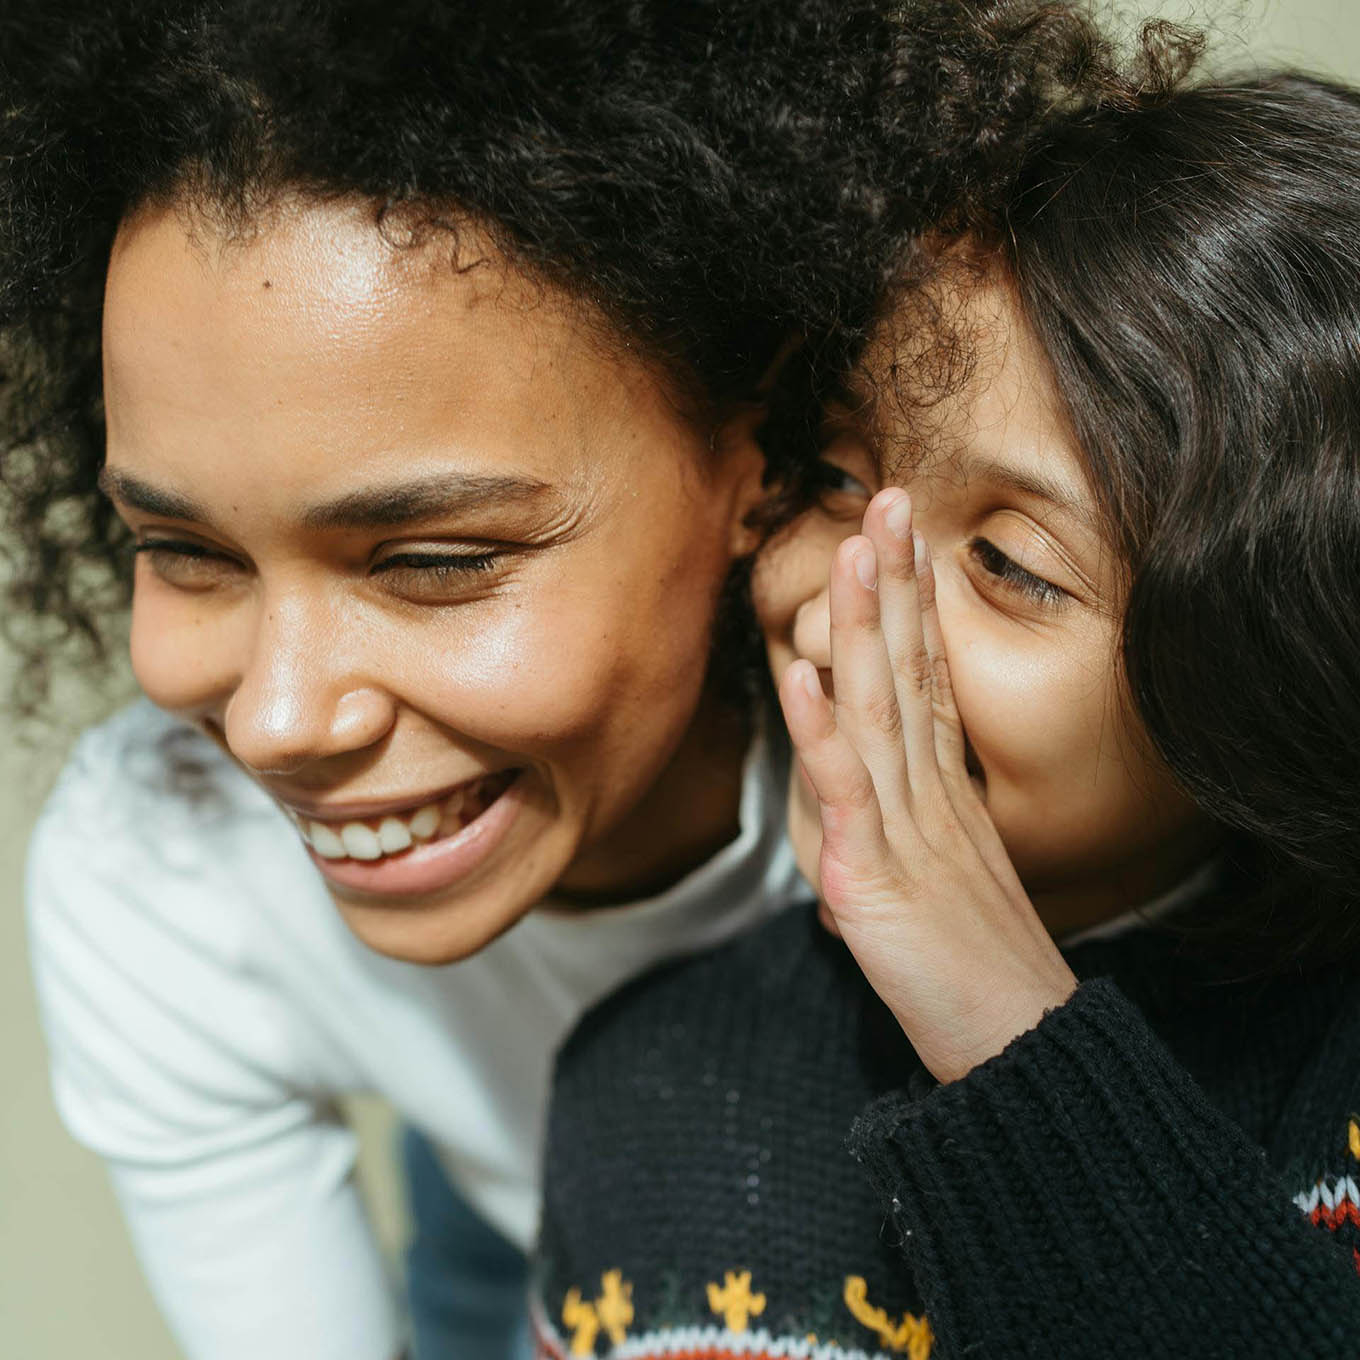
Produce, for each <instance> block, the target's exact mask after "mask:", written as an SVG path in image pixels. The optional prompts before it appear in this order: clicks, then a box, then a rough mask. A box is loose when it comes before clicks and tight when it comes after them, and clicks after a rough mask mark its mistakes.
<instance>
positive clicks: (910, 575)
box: [864, 488, 943, 796]
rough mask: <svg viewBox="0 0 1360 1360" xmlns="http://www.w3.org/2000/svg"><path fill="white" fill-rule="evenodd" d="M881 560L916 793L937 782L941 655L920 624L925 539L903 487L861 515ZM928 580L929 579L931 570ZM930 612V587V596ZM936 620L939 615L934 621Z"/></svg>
mask: <svg viewBox="0 0 1360 1360" xmlns="http://www.w3.org/2000/svg"><path fill="white" fill-rule="evenodd" d="M864 532H865V533H866V534H867V535H868V536H869V537H870V539H871V541H872V542H873V544H874V547H875V550H876V551H877V554H878V560H879V563H880V573H879V574H880V580H879V589H878V593H879V598H880V601H881V604H880V611H881V614H882V631H883V637H884V640H885V642H886V649H887V654H888V661H889V665H890V667H891V670H892V675H893V682H894V687H895V692H896V695H897V702H898V708H899V710H900V712H901V716H902V744H903V747H904V748H905V751H906V760H907V775H908V779H909V781H910V789H911V791H912V793H913V794H914V795H916V796H920V795H921V794H922V793H923V792H926V791H932V790H934V789H935V788H937V787H938V778H939V771H938V768H937V755H936V749H935V741H936V737H935V711H934V694H935V659H936V655H937V653H938V654H940V655H942V654H943V653H942V648H943V642H942V639H940V635H939V629H938V626H937V627H936V630H935V638H936V647H935V649H932V648H931V646H930V639H929V638H928V637H927V635H926V633H925V629H924V623H925V619H924V614H925V606H926V603H927V601H926V599H925V598H924V591H923V584H924V583H923V581H922V579H921V564H920V562H919V561H918V558H919V557H920V555H921V554H922V553H923V552H924V551H925V541H924V540H923V539H922V538H921V537H920V536H919V535H917V534H915V533H914V532H913V528H912V505H911V499H910V498H909V497H908V496H907V494H906V492H905V491H899V490H897V489H895V488H894V489H892V490H889V491H884V492H881V493H880V494H879V495H878V496H876V497H875V498H874V500H873V501H872V502H871V504H870V505H869V508H868V510H867V511H866V512H865V515H864ZM929 584H930V585H931V586H933V585H934V577H933V576H931V577H930V579H929ZM929 603H930V607H931V612H932V614H933V606H934V599H933V593H932V596H931V599H930V602H929ZM935 622H936V624H937V625H938V620H936V621H935Z"/></svg>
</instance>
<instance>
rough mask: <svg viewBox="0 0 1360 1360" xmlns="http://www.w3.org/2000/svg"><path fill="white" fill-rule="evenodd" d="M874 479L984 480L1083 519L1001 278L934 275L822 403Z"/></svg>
mask: <svg viewBox="0 0 1360 1360" xmlns="http://www.w3.org/2000/svg"><path fill="white" fill-rule="evenodd" d="M834 415H835V418H836V419H837V420H838V421H840V422H842V423H848V424H850V425H852V426H853V427H854V428H856V429H857V430H858V431H859V432H860V433H861V434H862V435H863V437H864V440H865V445H866V448H867V450H868V452H869V455H870V457H871V458H872V460H873V462H874V464H875V471H876V472H877V475H878V478H879V480H880V481H881V482H882V483H883V484H885V485H894V484H906V483H908V482H916V483H918V484H923V483H934V484H937V485H940V484H943V485H946V486H956V487H968V488H977V487H983V488H986V487H991V488H995V489H998V490H1012V491H1016V492H1019V493H1022V494H1028V495H1035V496H1040V497H1042V498H1044V499H1047V500H1051V501H1052V502H1053V503H1054V504H1055V505H1057V506H1058V507H1059V508H1061V509H1064V510H1066V511H1069V512H1071V513H1075V514H1080V515H1081V516H1082V517H1083V518H1086V519H1089V520H1091V521H1094V519H1095V497H1094V494H1093V492H1092V489H1091V486H1090V482H1089V478H1088V476H1087V472H1086V463H1085V458H1084V456H1083V455H1082V452H1081V450H1080V447H1079V445H1078V443H1077V441H1076V438H1075V435H1074V433H1073V431H1072V428H1071V422H1070V420H1069V418H1068V416H1067V412H1066V410H1065V409H1064V407H1063V405H1062V402H1061V401H1060V399H1059V398H1058V395H1057V392H1056V390H1055V387H1054V384H1053V381H1052V378H1051V376H1050V372H1049V367H1048V361H1047V359H1046V357H1045V355H1044V353H1043V350H1042V349H1041V348H1040V346H1039V343H1038V341H1037V339H1036V338H1035V337H1034V335H1033V333H1032V332H1031V330H1030V328H1029V326H1028V325H1027V324H1026V323H1025V322H1024V319H1023V316H1022V314H1021V312H1020V310H1019V307H1018V304H1017V302H1016V300H1015V296H1014V293H1013V291H1012V290H1011V288H1010V287H1009V285H1008V283H1007V282H1006V281H1005V280H999V279H996V278H994V277H986V278H979V277H977V276H976V275H973V274H970V275H968V276H966V277H964V278H962V279H960V278H957V277H945V278H941V279H940V280H938V281H936V282H935V283H934V284H932V285H931V286H930V287H929V288H928V289H923V290H920V291H918V292H916V293H914V294H913V295H912V296H911V297H910V298H906V299H903V301H902V302H901V303H900V304H899V305H898V306H897V307H896V308H894V309H893V311H892V313H891V314H890V315H889V316H887V317H886V318H885V319H884V321H883V323H882V324H881V325H880V326H879V328H878V329H877V331H876V332H875V334H874V336H873V338H872V340H871V342H870V344H869V345H868V347H867V348H866V350H865V354H864V357H863V360H862V362H861V363H860V364H859V366H858V367H857V368H856V370H855V371H854V372H853V373H852V374H851V375H850V376H849V378H848V379H847V381H846V383H845V387H844V393H843V395H842V397H841V399H840V402H839V403H838V409H837V411H836V412H835V413H834Z"/></svg>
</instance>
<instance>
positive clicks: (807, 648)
mask: <svg viewBox="0 0 1360 1360" xmlns="http://www.w3.org/2000/svg"><path fill="white" fill-rule="evenodd" d="M793 650H794V651H795V652H797V654H798V655H799V656H800V657H802V658H803V659H804V660H807V661H811V662H812V664H813V665H814V666H816V667H817V669H818V670H829V669H830V668H831V605H830V593H829V592H828V591H827V590H826V589H823V590H822V591H821V593H820V594H817V595H814V596H813V597H812V599H810V600H805V601H804V602H803V603H802V604H800V605H799V606H798V612H797V613H796V614H795V615H794V617H793Z"/></svg>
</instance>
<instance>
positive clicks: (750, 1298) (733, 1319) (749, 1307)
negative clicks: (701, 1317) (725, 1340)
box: [708, 1270, 765, 1332]
mask: <svg viewBox="0 0 1360 1360" xmlns="http://www.w3.org/2000/svg"><path fill="white" fill-rule="evenodd" d="M708 1306H709V1307H710V1308H711V1309H712V1310H713V1311H714V1312H715V1313H718V1314H720V1315H721V1317H722V1319H723V1321H724V1322H725V1323H726V1324H727V1330H728V1331H729V1332H744V1331H745V1330H746V1329H747V1327H749V1326H750V1325H751V1319H752V1318H753V1317H759V1316H760V1315H761V1313H763V1312H764V1311H765V1295H764V1294H753V1293H751V1272H750V1271H749V1270H742V1271H732V1270H729V1271H726V1272H724V1274H723V1287H722V1288H721V1289H719V1288H718V1286H717V1285H716V1284H710V1285H709V1286H708Z"/></svg>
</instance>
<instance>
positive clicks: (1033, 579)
mask: <svg viewBox="0 0 1360 1360" xmlns="http://www.w3.org/2000/svg"><path fill="white" fill-rule="evenodd" d="M968 551H969V553H970V555H971V556H972V558H973V561H974V562H976V563H977V564H978V566H979V567H980V568H981V569H982V570H983V571H984V572H985V573H986V574H987V575H988V576H989V577H991V578H992V579H993V580H994V581H996V582H998V583H999V584H1000V585H1002V586H1003V587H1004V588H1005V589H1007V590H1011V591H1015V592H1018V593H1019V594H1020V595H1023V596H1024V597H1025V598H1026V599H1027V600H1031V601H1033V602H1034V603H1035V604H1040V605H1044V606H1046V607H1048V608H1056V607H1058V606H1060V605H1062V604H1063V603H1064V602H1065V601H1066V600H1067V599H1069V598H1070V597H1069V595H1068V593H1067V591H1065V590H1063V589H1062V587H1061V586H1056V585H1054V584H1053V582H1052V581H1048V580H1045V579H1044V578H1043V577H1042V576H1036V575H1035V574H1034V572H1032V571H1029V570H1028V569H1026V568H1025V567H1022V566H1021V565H1020V564H1019V563H1018V562H1017V561H1016V560H1015V559H1014V558H1013V557H1008V556H1007V555H1006V554H1005V553H1004V552H1002V551H1001V549H1000V548H998V547H997V546H996V544H995V543H993V542H991V541H990V540H989V539H986V538H981V537H978V538H974V539H973V540H972V541H971V542H970V543H969V544H968Z"/></svg>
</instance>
